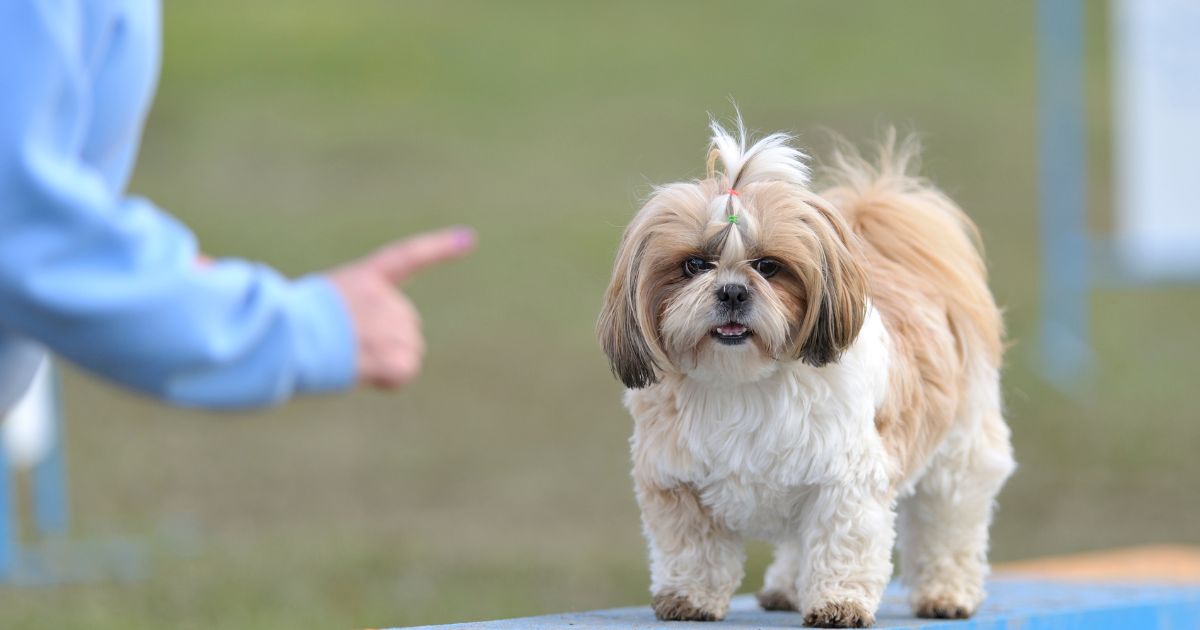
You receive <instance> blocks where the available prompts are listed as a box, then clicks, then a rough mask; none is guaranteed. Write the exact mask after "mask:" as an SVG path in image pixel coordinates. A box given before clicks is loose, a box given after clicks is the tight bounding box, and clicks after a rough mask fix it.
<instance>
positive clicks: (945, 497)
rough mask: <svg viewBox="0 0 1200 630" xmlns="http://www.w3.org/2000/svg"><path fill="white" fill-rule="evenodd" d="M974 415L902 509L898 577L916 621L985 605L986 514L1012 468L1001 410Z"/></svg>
mask: <svg viewBox="0 0 1200 630" xmlns="http://www.w3.org/2000/svg"><path fill="white" fill-rule="evenodd" d="M993 387H995V385H993ZM974 414H975V416H974V417H964V418H960V420H961V422H960V424H959V426H956V427H955V428H954V429H952V430H951V432H950V434H949V435H948V436H947V437H946V441H945V442H944V443H943V444H942V445H941V446H940V447H939V449H938V451H937V453H936V454H935V455H934V457H933V459H932V460H931V461H930V463H929V466H928V468H927V469H926V470H925V471H924V474H923V475H922V477H921V478H920V480H919V481H918V482H917V485H916V488H915V492H914V493H913V495H912V496H910V497H908V498H906V499H905V500H904V501H903V502H902V503H901V505H900V509H899V523H898V528H899V542H900V558H901V576H902V578H903V579H904V582H905V583H906V584H907V585H908V587H909V589H910V593H911V599H912V606H913V611H914V612H915V613H916V615H917V616H918V617H932V618H951V619H953V618H965V617H969V616H970V615H971V614H973V613H974V612H975V610H976V608H978V606H979V604H980V603H981V602H982V601H983V598H984V588H983V585H984V579H985V578H986V577H987V574H988V562H987V548H988V526H989V524H990V523H991V519H992V506H993V503H994V502H995V498H996V495H997V494H998V493H999V492H1000V487H1001V486H1002V485H1003V484H1004V480H1005V479H1007V478H1008V476H1009V475H1010V474H1011V473H1012V471H1013V469H1014V468H1015V466H1016V464H1015V463H1014V461H1013V457H1012V447H1011V446H1010V445H1009V432H1008V427H1007V426H1005V424H1004V420H1003V419H1002V418H1001V416H1000V411H999V405H998V404H996V405H988V406H986V407H985V408H983V409H977V410H974Z"/></svg>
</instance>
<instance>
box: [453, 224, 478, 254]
mask: <svg viewBox="0 0 1200 630" xmlns="http://www.w3.org/2000/svg"><path fill="white" fill-rule="evenodd" d="M454 245H455V246H456V247H458V248H459V249H470V248H471V247H473V246H474V245H475V230H472V229H471V228H467V227H461V228H455V229H454Z"/></svg>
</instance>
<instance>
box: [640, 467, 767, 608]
mask: <svg viewBox="0 0 1200 630" xmlns="http://www.w3.org/2000/svg"><path fill="white" fill-rule="evenodd" d="M637 491H638V492H637V495H638V503H639V504H640V505H641V508H642V524H643V527H644V529H645V533H646V539H647V541H648V542H649V545H650V578H651V583H650V591H651V593H652V594H653V595H654V601H653V606H654V614H655V615H656V616H657V617H658V618H659V619H661V620H663V621H719V620H721V619H724V618H725V614H726V613H727V612H729V600H730V598H732V597H733V592H734V591H735V590H736V589H737V587H738V585H739V584H741V583H742V576H743V569H742V564H743V562H744V561H745V551H744V549H743V547H742V541H741V538H740V537H739V536H737V535H736V534H735V533H733V532H731V531H729V529H728V528H726V527H725V526H724V525H722V524H721V523H719V522H717V521H716V520H714V519H713V518H712V515H711V514H710V513H709V511H708V509H707V508H706V507H705V506H704V505H703V504H702V503H701V502H700V499H699V497H697V496H696V492H695V490H694V489H693V488H692V487H691V486H688V485H680V486H675V487H673V488H667V489H663V488H656V487H653V486H650V485H644V484H638V488H637Z"/></svg>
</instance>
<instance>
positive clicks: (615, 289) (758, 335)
mask: <svg viewBox="0 0 1200 630" xmlns="http://www.w3.org/2000/svg"><path fill="white" fill-rule="evenodd" d="M737 127H738V128H737V136H736V137H735V136H733V135H731V134H730V133H728V132H727V131H725V130H724V129H723V128H722V127H721V126H720V125H718V124H716V123H713V125H712V131H713V140H712V147H711V150H710V151H709V156H708V169H707V175H706V177H705V178H704V179H703V180H700V181H693V182H685V183H675V184H670V185H667V186H663V187H660V188H658V189H656V190H655V192H654V194H653V195H652V196H651V197H650V200H649V201H648V202H647V203H646V205H645V206H643V207H642V209H641V210H639V211H638V213H637V214H636V215H635V216H634V218H633V221H632V222H631V223H630V224H629V227H628V228H626V230H625V234H624V236H623V237H622V239H621V244H620V247H619V249H618V251H617V258H616V264H615V266H614V269H613V276H612V282H611V284H610V285H609V287H608V293H607V295H606V296H605V303H604V309H603V311H602V313H601V315H600V321H599V335H600V341H601V344H602V345H603V347H604V351H605V353H606V354H607V355H608V358H609V360H610V362H611V364H612V369H613V372H614V373H615V374H616V375H617V376H618V377H619V378H620V379H621V381H622V382H624V383H625V385H626V386H628V387H632V388H640V387H646V386H647V385H651V384H653V383H656V382H658V380H659V378H660V377H661V375H662V373H663V371H664V370H671V371H674V372H676V373H679V374H685V375H688V376H689V377H694V378H701V379H721V380H725V381H731V382H748V381H753V380H757V379H760V378H763V377H764V376H766V375H768V374H770V373H771V372H773V371H774V370H775V369H776V368H777V367H778V366H779V364H780V363H782V362H790V361H803V362H805V363H807V364H809V365H813V366H818V367H819V366H822V365H825V364H827V363H829V362H832V361H836V360H837V359H838V357H839V356H840V354H841V352H842V351H843V350H845V349H846V348H847V347H848V346H849V345H850V344H851V343H852V342H853V341H854V338H855V337H856V336H857V334H858V331H859V329H860V328H861V327H862V323H863V319H864V317H865V314H866V278H865V276H864V274H863V270H862V268H861V267H860V262H859V261H860V259H861V257H860V255H859V251H858V245H857V242H856V241H855V239H854V237H853V235H852V234H851V233H850V230H849V228H848V226H847V225H846V223H845V220H844V219H843V218H842V217H841V215H840V214H839V213H838V212H837V210H835V209H834V208H833V207H832V206H831V205H830V204H829V203H828V202H827V201H825V200H824V199H822V198H821V197H820V196H818V195H816V194H815V193H813V192H811V191H810V190H809V189H808V167H807V166H806V165H805V163H804V160H805V155H804V154H803V153H801V152H800V151H799V150H797V149H795V148H793V147H792V146H790V144H789V143H790V141H791V137H790V136H788V135H785V134H773V135H770V136H767V137H765V138H763V139H761V140H759V141H758V142H756V143H754V144H753V145H751V146H749V147H748V148H747V146H746V138H745V131H744V129H743V128H742V125H741V121H740V120H739V121H738V126H737ZM718 162H720V165H721V167H722V168H720V169H719V170H718V169H717V163H718Z"/></svg>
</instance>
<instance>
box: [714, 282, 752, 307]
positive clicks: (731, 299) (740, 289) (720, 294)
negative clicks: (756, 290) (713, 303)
mask: <svg viewBox="0 0 1200 630" xmlns="http://www.w3.org/2000/svg"><path fill="white" fill-rule="evenodd" d="M749 299H750V290H749V289H747V288H746V285H744V284H727V285H725V286H723V287H721V288H719V289H717V301H719V302H721V303H722V304H725V305H726V306H740V305H742V304H744V303H745V302H746V300H749Z"/></svg>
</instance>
